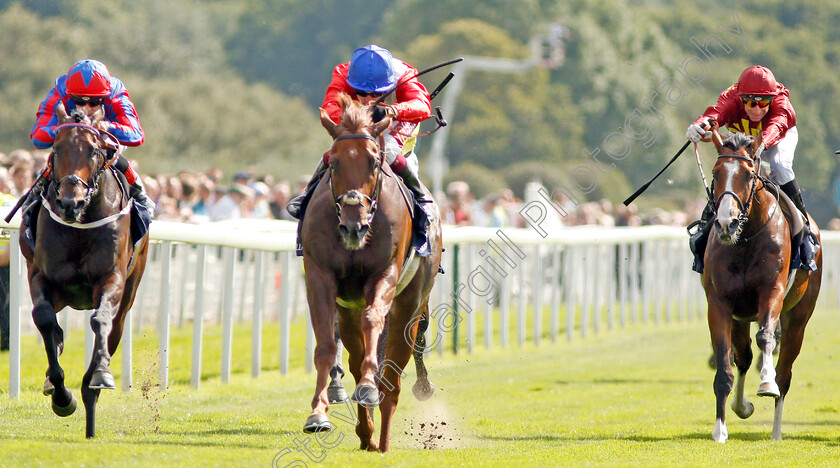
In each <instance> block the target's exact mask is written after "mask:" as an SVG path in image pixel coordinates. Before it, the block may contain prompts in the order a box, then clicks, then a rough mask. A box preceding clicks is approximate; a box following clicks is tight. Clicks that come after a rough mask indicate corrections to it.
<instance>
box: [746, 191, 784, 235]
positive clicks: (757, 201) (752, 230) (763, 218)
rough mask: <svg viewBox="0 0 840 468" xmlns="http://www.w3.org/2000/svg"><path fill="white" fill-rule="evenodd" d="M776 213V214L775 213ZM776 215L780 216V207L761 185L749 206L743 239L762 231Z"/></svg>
mask: <svg viewBox="0 0 840 468" xmlns="http://www.w3.org/2000/svg"><path fill="white" fill-rule="evenodd" d="M777 212H778V213H777ZM777 214H781V207H780V206H779V201H778V200H777V199H776V197H774V196H773V195H772V194H770V192H769V187H768V186H767V185H763V186H762V187H761V188H760V189H758V190H756V192H755V195H754V196H753V199H752V204H751V206H750V212H749V216H748V217H747V224H746V226H744V233H743V234H742V235H743V237H744V238H748V237H749V236H752V235H754V234H756V233H758V232H759V231H761V230H762V229H765V227H766V226H767V224H768V223H769V222H770V221H771V219H772V218H773V217H775V216H777Z"/></svg>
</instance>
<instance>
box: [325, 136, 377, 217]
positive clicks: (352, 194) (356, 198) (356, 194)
mask: <svg viewBox="0 0 840 468" xmlns="http://www.w3.org/2000/svg"><path fill="white" fill-rule="evenodd" d="M358 139H367V140H370V141H372V142H374V143H376V147H377V150H378V151H377V152H378V154H379V158H378V159H377V163H376V182H375V188H374V190H373V196H372V197H369V196H367V195H366V194H364V193H361V192H360V191H358V190H355V189H353V190H350V191H348V192H346V193H343V194H341V195H339V196H335V188H334V187H333V179H334V178H333V168H332V166H330V192H331V193H332V197H333V201H334V203H335V214H336V216H338V220H339V222H341V209H342V208H343V207H344V206H345V205H351V206H352V205H359V204H361V203H362V201H363V200H365V201H367V203H368V216H367V222H368V223H371V222H372V221H373V215H374V214H376V208H377V203H376V200H378V199H379V191H380V189H381V187H382V159H383V158H384V155H383V154H382V150H381V149H380V148H381V145H380V143H379V140H378V139H377V138H374V137H373V136H371V135H365V134H362V133H354V134H350V135H341V136H339V137H336V138H335V139H334V140H333V146H335V142H337V141H339V140H358Z"/></svg>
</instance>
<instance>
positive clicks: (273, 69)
mask: <svg viewBox="0 0 840 468" xmlns="http://www.w3.org/2000/svg"><path fill="white" fill-rule="evenodd" d="M838 20H840V5H838V4H836V3H835V2H830V1H828V0H804V1H801V2H795V3H794V2H786V1H782V0H762V1H761V2H759V1H758V0H746V1H745V2H741V3H739V4H738V5H737V7H735V8H733V7H732V5H731V4H730V3H729V2H722V1H719V0H718V1H713V2H705V3H702V4H700V3H697V2H689V1H684V0H648V1H645V0H619V1H607V0H566V1H562V2H561V1H557V0H552V1H549V0H486V1H482V2H480V3H476V2H472V1H468V0H422V1H421V0H402V1H400V2H385V1H382V0H365V1H361V0H344V1H336V0H182V1H179V2H171V1H164V0H147V1H145V2H130V1H127V0H111V1H104V0H89V1H86V2H75V1H71V0H26V1H22V0H0V31H2V34H0V104H2V105H0V148H2V150H4V151H9V150H11V149H13V148H15V147H26V148H28V147H30V146H31V144H30V142H29V139H28V135H29V131H30V128H31V125H32V123H33V121H34V112H35V110H36V108H37V105H38V103H39V102H40V101H41V99H43V97H44V95H45V94H46V92H47V91H48V89H49V88H50V87H51V86H52V83H53V80H54V79H55V78H56V77H57V76H58V75H60V74H62V73H65V72H66V71H67V69H68V68H69V67H70V65H72V63H73V62H75V61H76V60H79V59H82V58H88V57H91V58H97V59H99V60H101V61H103V62H104V63H105V64H106V65H107V66H108V67H109V70H110V71H111V73H112V74H114V75H115V76H117V77H119V78H120V79H122V80H123V81H124V82H125V83H126V85H127V87H128V89H129V91H130V93H131V96H132V99H133V100H134V101H135V104H136V105H137V108H138V112H139V114H140V118H141V121H142V124H143V127H144V129H145V130H146V133H147V138H146V143H145V144H144V145H143V146H141V147H139V148H136V149H132V150H131V153H130V157H132V158H136V159H138V160H139V161H140V163H141V169H142V170H144V171H145V172H159V171H166V172H176V171H177V170H180V169H183V168H192V169H196V170H203V169H204V168H206V167H207V166H211V165H213V166H218V167H221V168H223V169H224V170H226V171H228V172H232V171H234V170H237V169H241V168H243V167H246V166H250V167H253V168H254V169H255V170H257V171H264V172H271V173H273V174H275V176H277V177H281V178H288V179H291V180H295V179H297V178H298V177H299V176H300V175H302V174H308V173H310V171H311V170H312V169H313V168H314V166H315V164H316V162H317V158H318V155H320V154H321V153H323V151H324V150H325V149H326V148H327V146H328V145H329V139H328V136H327V134H326V132H325V131H324V130H323V129H322V128H321V127H320V123H319V122H318V118H317V108H318V106H319V105H320V104H321V99H322V97H323V91H324V88H325V87H326V85H327V83H328V82H329V79H330V73H331V71H332V67H333V66H334V65H335V64H337V63H340V62H343V61H346V60H348V58H349V56H350V53H351V52H352V51H353V49H355V48H356V47H358V46H361V45H365V44H369V43H377V44H379V45H382V46H384V47H387V48H389V49H390V50H391V51H392V52H393V53H394V55H395V56H396V57H398V58H401V59H403V60H405V61H407V62H409V63H411V64H413V65H414V66H416V67H417V68H419V69H423V68H426V67H428V66H431V65H434V64H437V63H439V62H441V61H444V60H447V59H450V58H454V57H458V56H467V55H469V56H484V57H494V58H512V59H528V58H529V57H530V56H531V53H532V52H531V49H530V48H529V41H530V40H531V38H533V37H535V36H537V35H540V34H544V33H546V31H547V30H548V28H549V27H550V26H551V25H552V24H559V25H562V26H563V27H564V28H565V31H566V34H565V36H564V41H563V44H564V50H563V52H564V61H563V63H562V64H561V65H560V66H559V67H557V68H542V67H534V68H532V69H530V70H528V71H526V72H524V73H519V74H500V73H491V72H478V71H471V72H470V73H469V76H468V79H467V83H466V86H465V89H464V90H463V92H462V93H461V94H460V96H459V98H458V101H457V107H456V108H455V113H454V115H453V116H452V118H450V119H449V122H450V127H449V129H450V134H449V140H448V145H447V148H446V156H447V158H448V159H449V162H450V172H449V177H448V179H447V180H451V179H453V178H463V179H466V180H468V181H470V182H471V183H472V184H473V185H474V187H475V189H476V191H477V193H476V195H479V196H480V195H482V194H483V193H482V192H486V191H491V190H496V189H497V188H500V187H503V186H509V187H512V188H514V189H515V190H520V187H524V183H525V182H526V181H527V180H528V179H531V178H539V179H541V180H542V181H543V182H544V183H545V184H546V185H549V186H550V187H557V186H561V185H562V186H565V187H568V188H571V189H575V190H576V191H577V193H578V195H579V196H580V197H581V198H582V199H597V198H600V197H607V198H610V199H611V200H612V201H613V202H620V201H621V200H623V199H624V198H625V197H626V196H627V195H629V194H630V193H632V191H633V189H634V188H635V187H637V186H639V185H641V184H643V183H644V182H645V181H647V180H648V178H649V177H651V176H652V175H653V174H655V173H656V172H657V171H658V170H659V169H660V168H661V167H662V166H663V165H664V164H665V163H666V162H667V161H668V160H669V159H670V158H671V157H672V156H673V154H674V152H675V151H676V150H677V149H678V148H679V147H680V146H681V145H682V143H683V142H684V141H685V140H684V134H685V128H686V127H687V125H688V124H689V123H690V122H691V121H692V120H693V119H694V118H695V117H696V116H697V115H699V114H700V113H701V112H702V111H703V110H704V109H705V107H706V106H708V105H711V104H713V103H714V102H715V100H716V97H717V94H718V93H719V92H720V91H721V90H723V89H724V88H726V87H727V86H729V85H731V84H732V83H734V82H735V81H736V80H737V78H738V75H739V74H740V72H741V70H743V68H745V67H747V66H749V65H753V64H762V65H765V66H768V67H770V68H771V69H772V70H773V71H774V73H775V74H776V76H777V78H778V79H779V80H780V81H781V82H782V83H784V84H785V85H786V86H787V87H788V88H790V89H791V100H792V102H793V105H794V107H795V109H796V110H797V120H798V127H799V130H800V143H799V149H798V151H797V159H796V163H795V169H796V171H797V175H798V177H799V179H800V180H801V185H803V186H804V187H805V188H806V190H808V194H807V195H806V196H807V197H809V198H811V199H812V200H816V201H817V202H821V206H822V205H825V210H826V212H827V213H829V214H831V213H832V210H833V214H836V208H835V207H834V204H833V195H832V192H831V189H832V185H833V182H834V180H835V179H837V178H838V176H840V165H838V164H837V162H836V161H835V159H834V157H833V154H832V153H833V150H834V149H837V147H838V146H840V145H838V140H840V118H839V117H840V116H838V115H837V114H838V113H839V112H840V111H838V107H837V105H836V104H835V102H834V96H837V95H838V92H837V91H838V87H840V73H838V67H840V32H838V30H837V28H836V24H840V22H838ZM738 25H740V27H741V28H742V31H741V33H740V34H741V38H739V37H738V36H737V35H735V34H733V33H732V31H736V30H737V27H736V26H738ZM712 34H715V35H717V36H718V37H719V38H721V39H723V40H724V41H725V42H726V43H727V45H728V46H729V48H730V50H729V52H726V51H725V50H723V49H721V48H717V49H715V47H714V46H710V49H711V50H712V51H713V52H714V53H715V59H714V60H712V59H710V58H709V57H706V56H703V54H702V53H701V52H700V51H699V49H698V48H697V46H696V45H695V43H696V42H697V41H701V42H705V41H706V40H707V39H708V38H709V37H711V35H712ZM692 57H698V58H699V59H701V62H694V65H693V66H694V68H686V69H685V70H684V71H685V72H694V73H695V74H698V73H701V72H702V74H703V75H704V76H703V79H702V82H698V83H696V84H697V85H696V86H695V85H692V84H690V83H688V82H687V81H686V79H685V77H684V76H683V75H682V74H681V71H683V69H684V68H685V67H686V66H687V63H688V62H690V61H691V59H692ZM687 61H688V62H687ZM699 63H702V64H703V67H699V66H698V64H699ZM689 65H690V64H689ZM447 72H448V70H439V71H435V72H433V73H430V74H428V75H426V76H424V77H422V78H421V80H422V81H423V82H424V83H425V84H426V86H427V87H428V88H429V89H432V88H434V87H435V86H436V85H437V84H438V82H440V80H441V79H443V77H444V76H445V75H446V73H447ZM669 83H670V85H671V86H672V87H671V88H670V94H669V92H667V91H668V85H669ZM663 86H664V88H663ZM674 86H676V87H677V88H679V89H678V91H682V93H681V95H679V96H678V97H679V99H677V98H675V96H677V94H679V93H676V91H675V88H674ZM445 92H446V90H444V93H445ZM436 101H437V100H436ZM433 104H437V105H439V104H440V103H439V102H435V103H433ZM634 118H635V120H634ZM426 140H427V141H423V142H421V144H420V145H419V147H418V154H419V156H420V158H421V169H422V168H424V167H426V165H427V163H428V161H426V158H427V155H428V150H429V147H430V146H431V145H430V143H431V140H430V139H429V138H427V139H426ZM596 151H597V152H598V153H595V152H596ZM702 151H703V154H704V162H705V164H706V166H707V171H708V167H709V166H710V164H711V158H712V154H711V153H712V152H711V151H710V149H709V148H706V147H704V148H703V149H702ZM581 174H584V175H585V176H586V177H584V178H583V179H581V178H580V177H578V178H577V179H576V177H577V176H580V175H581ZM576 175H577V176H576ZM587 177H588V180H584V179H587ZM702 195H703V191H702V188H701V182H700V178H699V177H698V170H697V166H696V164H695V162H694V161H693V158H692V157H691V156H690V155H688V154H687V155H685V156H683V158H682V159H681V160H680V161H679V163H678V164H675V165H674V166H672V168H671V169H669V171H668V172H667V173H666V176H665V177H663V178H662V180H660V181H657V183H656V184H654V185H653V186H652V187H651V189H650V190H649V193H647V194H645V196H643V197H641V198H640V199H639V201H638V203H639V204H641V205H645V204H648V205H651V204H659V205H671V206H668V207H679V203H681V202H682V201H684V200H687V199H690V198H695V197H700V196H702ZM809 201H810V200H809ZM833 214H832V215H833Z"/></svg>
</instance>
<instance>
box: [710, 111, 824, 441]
mask: <svg viewBox="0 0 840 468" xmlns="http://www.w3.org/2000/svg"><path fill="white" fill-rule="evenodd" d="M712 141H713V142H714V145H715V147H716V148H717V152H718V155H719V156H718V158H717V161H716V163H715V166H714V175H713V180H714V181H713V183H712V194H713V202H714V208H715V212H716V214H715V215H714V225H713V227H712V231H711V233H712V234H711V235H710V236H709V244H708V247H707V248H706V254H705V259H704V260H705V265H706V268H705V271H704V273H703V277H702V281H703V288H704V289H705V291H706V300H707V302H708V321H709V331H710V333H711V339H712V348H713V350H714V359H715V365H716V368H717V371H716V373H715V380H714V392H715V398H716V420H715V427H714V430H713V432H712V437H713V438H714V440H715V441H717V442H720V443H724V442H726V439H727V438H728V436H729V434H728V431H727V429H726V415H725V410H726V399H727V397H728V396H729V394H730V392H732V384H733V373H732V366H731V364H730V362H731V358H733V356H730V352H731V353H733V354H734V362H735V365H736V367H737V368H738V380H737V383H736V385H735V394H734V396H733V400H732V410H733V411H734V412H735V414H736V415H738V416H739V417H740V418H742V419H746V418H748V417H750V416H751V415H752V413H753V411H754V406H753V404H752V403H750V402H749V401H747V400H746V398H745V397H744V377H745V374H746V373H747V371H748V370H749V367H750V363H751V361H752V358H753V354H752V350H751V348H750V345H751V340H750V336H749V333H750V323H751V322H757V323H758V332H757V334H756V344H757V345H758V348H759V350H760V358H759V363H758V364H759V375H760V377H761V383H760V384H759V387H758V391H757V394H758V396H769V397H773V398H775V399H776V401H775V412H774V416H773V430H772V434H771V439H773V440H781V438H782V408H783V406H784V401H785V395H787V392H788V390H790V381H791V368H792V367H793V362H794V360H796V357H797V356H798V355H799V351H800V349H801V348H802V340H803V337H804V335H805V325H806V324H807V323H808V320H809V319H810V318H811V314H812V313H813V311H814V306H815V305H816V302H817V296H818V295H819V291H820V282H821V280H822V251H821V250H820V251H819V252H818V254H817V255H816V258H815V262H816V264H817V269H816V270H815V271H806V270H804V269H795V270H791V259H792V256H793V251H792V249H793V248H795V247H796V246H792V245H791V233H790V227H789V222H788V220H787V219H786V218H785V216H784V215H783V213H782V209H781V203H780V200H779V196H780V194H779V192H780V191H779V188H778V187H777V186H776V185H775V184H773V183H772V182H770V181H768V180H767V179H765V178H764V177H761V176H760V175H759V171H760V166H761V159H760V154H756V153H757V152H758V151H757V150H758V148H760V147H761V138H760V137H758V139H753V138H752V137H750V136H747V135H744V134H743V133H735V134H733V135H731V136H730V137H729V138H727V139H726V140H725V141H723V140H722V139H721V136H720V134H719V133H718V130H717V127H716V126H713V129H712ZM794 211H796V209H794ZM809 219H810V227H811V231H812V232H813V233H814V235H816V237H817V239H819V237H820V231H819V228H818V227H817V223H816V222H814V220H813V218H810V215H809ZM778 326H780V327H781V339H780V343H779V344H780V350H779V357H778V362H777V364H776V367H775V369H774V368H773V349H774V348H775V346H776V340H777V338H776V336H775V332H776V329H777V327H778Z"/></svg>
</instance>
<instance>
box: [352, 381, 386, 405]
mask: <svg viewBox="0 0 840 468" xmlns="http://www.w3.org/2000/svg"><path fill="white" fill-rule="evenodd" d="M350 400H351V401H353V402H355V403H358V404H360V405H362V406H364V407H366V408H374V407H376V406H378V405H379V402H380V400H379V390H377V389H376V387H374V386H373V385H359V386H358V387H356V389H355V390H353V396H352V397H350Z"/></svg>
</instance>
